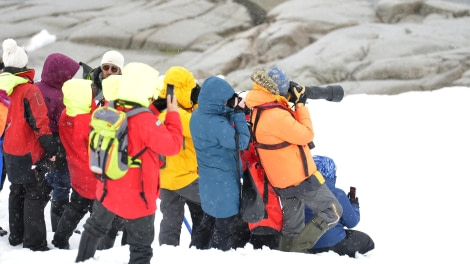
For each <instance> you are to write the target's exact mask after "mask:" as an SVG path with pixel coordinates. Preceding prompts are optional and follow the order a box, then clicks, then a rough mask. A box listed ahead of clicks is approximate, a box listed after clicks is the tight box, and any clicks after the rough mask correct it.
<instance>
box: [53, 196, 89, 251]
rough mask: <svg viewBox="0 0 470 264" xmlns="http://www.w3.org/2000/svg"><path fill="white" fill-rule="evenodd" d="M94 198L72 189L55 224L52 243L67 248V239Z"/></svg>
mask: <svg viewBox="0 0 470 264" xmlns="http://www.w3.org/2000/svg"><path fill="white" fill-rule="evenodd" d="M93 201H94V200H90V199H87V198H85V197H82V196H80V195H79V194H78V193H77V192H75V191H72V195H71V196H70V203H69V204H68V205H67V206H66V207H65V211H64V213H63V214H62V217H61V218H60V221H59V223H58V225H57V230H56V232H55V233H54V239H53V240H52V244H53V245H54V246H56V247H58V248H60V249H68V248H69V239H70V237H71V236H72V234H73V231H74V230H75V228H77V225H78V223H80V221H81V220H82V218H83V217H84V216H85V215H86V214H87V213H88V211H89V210H90V209H89V208H90V207H91V206H92V205H93Z"/></svg>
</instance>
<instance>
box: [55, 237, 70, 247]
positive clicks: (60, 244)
mask: <svg viewBox="0 0 470 264" xmlns="http://www.w3.org/2000/svg"><path fill="white" fill-rule="evenodd" d="M52 245H54V246H55V247H56V248H58V249H70V244H69V243H68V242H65V243H59V242H57V241H56V240H54V239H53V240H52Z"/></svg>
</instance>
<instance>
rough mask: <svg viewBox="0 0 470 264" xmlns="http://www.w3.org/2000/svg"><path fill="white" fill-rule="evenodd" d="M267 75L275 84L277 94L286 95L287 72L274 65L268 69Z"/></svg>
mask: <svg viewBox="0 0 470 264" xmlns="http://www.w3.org/2000/svg"><path fill="white" fill-rule="evenodd" d="M268 75H269V77H271V79H272V80H273V81H274V82H275V83H276V84H277V88H278V89H279V94H280V95H282V96H284V97H286V96H287V93H288V91H289V77H288V76H287V73H286V72H285V71H284V70H282V69H281V68H279V67H277V66H274V67H273V68H272V69H271V70H269V71H268Z"/></svg>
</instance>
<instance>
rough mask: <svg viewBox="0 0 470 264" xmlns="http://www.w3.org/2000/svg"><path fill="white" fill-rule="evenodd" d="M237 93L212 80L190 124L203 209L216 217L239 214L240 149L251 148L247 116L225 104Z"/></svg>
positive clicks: (209, 79) (206, 84)
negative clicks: (235, 111) (249, 145)
mask: <svg viewBox="0 0 470 264" xmlns="http://www.w3.org/2000/svg"><path fill="white" fill-rule="evenodd" d="M233 94H234V90H233V88H232V87H231V86H230V84H228V83H227V82H226V81H225V80H222V79H221V78H218V77H214V76H213V77H209V78H208V79H206V80H205V81H204V83H203V85H202V87H201V92H200V94H199V100H198V102H199V104H198V108H197V109H196V110H195V111H194V113H193V116H192V117H191V121H190V129H191V135H192V136H193V141H194V147H195V148H196V157H197V163H198V168H199V194H200V196H201V204H202V209H203V210H204V212H205V213H207V214H209V215H211V216H213V217H216V218H227V217H230V216H233V215H236V214H238V212H239V205H240V178H241V176H242V170H243V168H242V164H241V161H240V156H239V150H243V149H246V148H247V147H248V143H249V139H250V132H249V130H248V126H247V122H246V120H245V114H244V113H243V112H240V113H234V110H233V108H230V107H228V106H226V105H225V103H226V102H227V100H228V99H230V98H231V97H232V96H233Z"/></svg>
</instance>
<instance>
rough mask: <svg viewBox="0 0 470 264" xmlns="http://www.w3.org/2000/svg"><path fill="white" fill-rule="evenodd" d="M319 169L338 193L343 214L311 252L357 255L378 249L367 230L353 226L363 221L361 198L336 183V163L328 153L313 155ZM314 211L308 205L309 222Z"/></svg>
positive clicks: (306, 217)
mask: <svg viewBox="0 0 470 264" xmlns="http://www.w3.org/2000/svg"><path fill="white" fill-rule="evenodd" d="M313 159H314V161H315V164H316V165H317V168H318V170H319V171H320V172H321V173H322V174H323V177H324V178H325V181H326V184H327V186H328V188H330V190H331V192H332V193H333V194H334V195H335V196H336V199H338V201H339V202H340V203H341V206H342V207H343V215H342V216H341V219H340V220H339V222H338V224H337V225H336V226H334V227H332V228H330V229H328V231H326V233H325V234H323V236H322V237H320V239H319V240H318V242H317V243H316V244H315V245H314V246H313V248H312V249H310V250H309V253H321V252H327V251H329V250H331V251H334V252H336V253H338V254H339V255H341V256H342V255H348V256H349V257H351V258H354V257H355V255H356V252H359V253H361V254H365V253H367V252H369V251H371V250H372V249H374V241H373V240H372V239H371V238H370V236H369V235H367V234H366V233H364V232H361V231H358V230H353V229H351V228H354V227H355V226H356V225H357V224H358V223H359V221H360V211H359V199H358V198H357V197H354V196H352V195H351V194H350V193H348V194H346V192H345V191H343V190H342V189H340V188H337V187H336V186H335V184H336V165H335V163H334V161H333V160H332V159H331V158H329V157H326V156H313ZM313 215H314V212H313V211H312V210H311V209H310V208H308V207H305V221H306V222H307V221H308V220H309V219H311V218H312V217H313Z"/></svg>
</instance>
